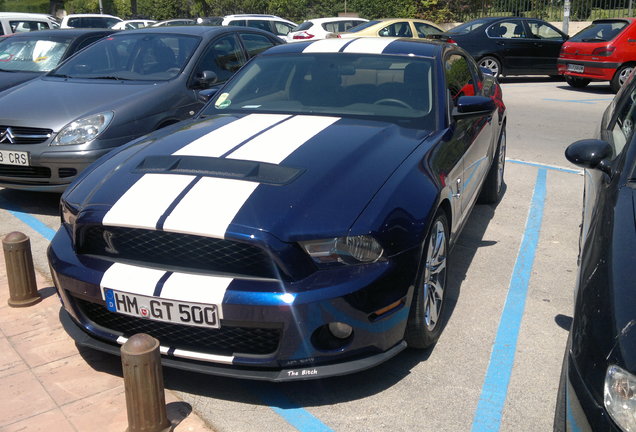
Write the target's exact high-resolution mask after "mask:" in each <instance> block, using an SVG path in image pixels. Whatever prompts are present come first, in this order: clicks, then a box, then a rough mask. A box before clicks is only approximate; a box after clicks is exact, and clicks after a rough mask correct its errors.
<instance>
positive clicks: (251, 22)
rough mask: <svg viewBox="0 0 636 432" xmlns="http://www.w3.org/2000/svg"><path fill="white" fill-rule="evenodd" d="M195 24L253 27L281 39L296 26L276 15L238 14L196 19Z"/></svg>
mask: <svg viewBox="0 0 636 432" xmlns="http://www.w3.org/2000/svg"><path fill="white" fill-rule="evenodd" d="M197 24H203V25H224V26H242V27H253V28H257V29H261V30H265V31H268V32H270V33H274V34H275V35H276V36H280V37H281V38H283V39H284V36H285V35H287V33H289V32H290V31H291V30H292V29H293V28H295V27H296V26H297V24H296V23H294V22H292V21H289V20H286V19H284V18H281V17H278V16H276V15H262V14H239V15H226V16H224V17H207V18H197Z"/></svg>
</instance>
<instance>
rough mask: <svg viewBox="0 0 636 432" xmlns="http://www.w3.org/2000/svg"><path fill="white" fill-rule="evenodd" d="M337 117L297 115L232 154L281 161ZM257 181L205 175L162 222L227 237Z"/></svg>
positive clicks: (176, 228)
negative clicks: (228, 228) (226, 234)
mask: <svg viewBox="0 0 636 432" xmlns="http://www.w3.org/2000/svg"><path fill="white" fill-rule="evenodd" d="M338 120H339V118H338V117H318V116H316V117H314V116H296V117H293V118H291V119H289V120H288V121H286V122H284V123H281V124H279V125H277V126H275V127H273V128H272V129H270V130H268V131H266V132H264V133H263V134H261V135H259V136H257V137H256V138H254V139H253V140H251V141H249V142H248V143H247V144H245V145H244V146H242V147H240V148H239V149H238V150H236V151H234V152H233V153H231V154H230V155H229V157H230V158H233V159H244V160H252V161H259V162H269V163H274V164H278V163H280V162H282V161H283V160H284V159H285V158H287V157H288V156H289V155H290V154H292V153H293V152H294V151H296V150H297V149H298V148H300V147H301V146H302V145H303V144H305V142H307V141H308V140H309V139H311V138H312V137H313V136H315V135H316V134H318V133H320V132H321V131H323V130H324V129H326V128H328V127H329V126H330V125H332V124H333V123H335V122H336V121H338ZM257 186H258V183H255V182H249V181H243V180H233V179H221V178H213V177H204V178H202V179H201V181H199V182H198V183H197V184H196V185H195V186H194V187H193V188H192V190H191V191H189V192H188V194H187V195H186V196H185V197H184V198H183V199H182V200H181V202H180V203H179V204H178V205H177V207H176V208H175V209H174V210H173V211H172V213H171V214H170V216H168V218H167V219H166V221H165V223H164V224H163V229H164V230H165V231H174V232H183V233H189V234H198V235H206V236H210V237H217V238H224V236H225V232H226V231H227V227H228V226H229V225H230V223H232V220H233V219H234V218H235V217H236V214H237V213H238V212H239V210H240V209H241V207H242V206H243V205H244V204H245V202H246V201H247V200H248V199H249V197H250V195H251V194H252V192H254V190H255V189H256V187H257Z"/></svg>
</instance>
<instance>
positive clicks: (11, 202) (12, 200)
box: [0, 189, 61, 216]
mask: <svg viewBox="0 0 636 432" xmlns="http://www.w3.org/2000/svg"><path fill="white" fill-rule="evenodd" d="M60 196H61V194H59V193H48V192H30V191H21V190H11V189H1V190H0V208H1V209H4V210H10V211H17V212H22V213H30V214H36V215H45V216H56V215H58V214H59V213H60Z"/></svg>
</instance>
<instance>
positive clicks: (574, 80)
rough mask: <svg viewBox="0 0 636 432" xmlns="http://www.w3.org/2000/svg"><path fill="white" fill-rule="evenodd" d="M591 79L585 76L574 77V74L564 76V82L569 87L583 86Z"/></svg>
mask: <svg viewBox="0 0 636 432" xmlns="http://www.w3.org/2000/svg"><path fill="white" fill-rule="evenodd" d="M590 81H591V80H589V79H587V78H581V77H575V76H569V75H566V76H565V82H566V83H568V84H569V85H570V87H574V88H583V87H585V86H587V85H588V84H589V83H590Z"/></svg>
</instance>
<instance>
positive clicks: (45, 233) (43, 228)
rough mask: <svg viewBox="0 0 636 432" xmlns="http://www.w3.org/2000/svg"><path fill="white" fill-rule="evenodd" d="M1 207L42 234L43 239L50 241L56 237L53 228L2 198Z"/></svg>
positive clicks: (0, 200) (0, 199)
mask: <svg viewBox="0 0 636 432" xmlns="http://www.w3.org/2000/svg"><path fill="white" fill-rule="evenodd" d="M0 207H1V208H4V209H5V210H7V211H8V212H9V213H10V214H12V215H13V216H14V217H16V218H18V219H19V220H21V221H22V222H24V223H25V224H27V225H28V226H29V227H31V228H32V229H33V230H34V231H36V232H37V233H38V234H40V235H41V236H42V237H44V238H45V239H47V240H48V241H51V240H53V236H55V233H56V231H55V230H54V229H53V228H51V227H49V226H47V225H46V224H44V223H43V222H41V221H40V220H39V219H38V218H36V217H35V216H33V215H31V214H29V213H25V212H23V211H21V209H19V208H18V207H16V206H15V205H14V204H11V203H9V202H7V201H6V200H5V199H3V198H0Z"/></svg>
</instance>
